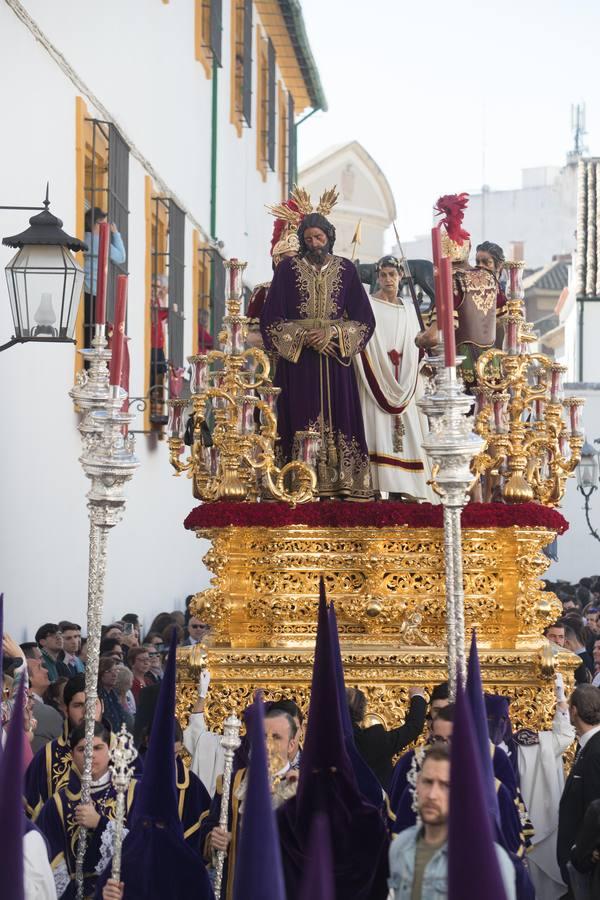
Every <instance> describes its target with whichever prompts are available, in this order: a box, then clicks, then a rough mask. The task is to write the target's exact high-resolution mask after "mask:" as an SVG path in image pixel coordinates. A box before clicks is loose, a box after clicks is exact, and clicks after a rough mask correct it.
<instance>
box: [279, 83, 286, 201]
mask: <svg viewBox="0 0 600 900" xmlns="http://www.w3.org/2000/svg"><path fill="white" fill-rule="evenodd" d="M277 93H278V106H279V127H278V135H277V155H278V163H277V171H278V174H279V184H280V189H281V197H282V199H283V200H286V199H287V197H288V196H289V191H288V103H287V97H286V93H285V91H284V89H283V87H282V85H281V82H279V84H278V86H277Z"/></svg>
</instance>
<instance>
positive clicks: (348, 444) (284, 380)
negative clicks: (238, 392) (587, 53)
mask: <svg viewBox="0 0 600 900" xmlns="http://www.w3.org/2000/svg"><path fill="white" fill-rule="evenodd" d="M260 327H261V331H262V335H263V341H264V344H265V348H266V349H267V350H270V351H274V352H276V353H277V354H278V356H279V362H278V364H277V371H276V375H275V379H274V384H275V385H276V386H277V387H280V388H281V394H280V396H279V399H278V404H277V430H278V434H279V438H280V450H281V457H282V462H289V461H290V460H292V459H297V458H298V456H299V441H298V437H297V433H298V432H300V431H307V430H308V429H309V428H310V429H313V430H315V431H317V432H318V433H319V435H320V438H321V443H320V448H319V454H318V460H317V479H318V488H317V489H318V493H319V495H320V496H321V497H340V498H342V497H347V498H350V499H354V500H369V499H371V498H372V490H371V477H370V468H369V454H368V448H367V444H366V441H365V433H364V426H363V420H362V413H361V408H360V400H359V396H358V388H357V385H356V377H355V375H354V368H353V366H352V357H353V356H355V355H356V354H357V353H360V352H361V350H363V349H364V348H365V346H366V345H367V343H368V341H369V338H370V337H371V334H372V333H373V329H374V327H375V319H374V316H373V312H372V310H371V304H370V303H369V298H368V297H367V295H366V293H365V291H364V288H363V286H362V284H361V283H360V279H359V277H358V273H357V271H356V268H355V267H354V265H353V263H351V262H350V260H348V259H344V258H343V257H341V256H332V257H330V259H329V261H328V263H327V264H326V265H325V266H324V267H323V268H322V269H321V270H320V271H319V270H317V269H316V268H315V267H314V266H312V265H311V264H310V263H309V262H308V261H307V260H306V259H300V258H298V257H294V258H287V259H283V260H282V261H281V262H280V264H279V265H278V266H277V269H276V270H275V274H274V277H273V281H272V282H271V287H270V288H269V293H268V295H267V299H266V302H265V306H264V309H263V311H262V314H261V319H260ZM315 328H327V329H328V331H329V333H330V335H331V337H332V338H333V340H334V342H335V348H336V355H335V358H333V357H330V356H327V355H326V354H324V353H318V352H317V351H316V350H314V349H313V348H312V347H304V343H303V340H304V335H305V333H306V332H307V331H310V330H311V329H315Z"/></svg>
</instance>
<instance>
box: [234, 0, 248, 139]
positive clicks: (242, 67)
mask: <svg viewBox="0 0 600 900" xmlns="http://www.w3.org/2000/svg"><path fill="white" fill-rule="evenodd" d="M231 122H232V124H233V125H235V128H236V131H237V133H238V137H241V134H242V127H243V126H244V125H246V126H247V127H248V128H250V126H251V125H252V0H231Z"/></svg>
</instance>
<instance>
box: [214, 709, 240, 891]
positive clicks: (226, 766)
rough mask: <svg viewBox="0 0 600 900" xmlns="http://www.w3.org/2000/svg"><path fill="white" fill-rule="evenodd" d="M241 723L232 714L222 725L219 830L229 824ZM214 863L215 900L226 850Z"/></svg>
mask: <svg viewBox="0 0 600 900" xmlns="http://www.w3.org/2000/svg"><path fill="white" fill-rule="evenodd" d="M241 726H242V723H241V722H240V720H239V719H238V717H237V716H236V715H235V713H232V714H231V715H230V716H228V717H227V718H226V719H225V724H224V725H223V737H222V738H221V746H222V747H223V750H224V751H225V752H224V763H223V793H222V795H221V812H220V814H219V828H221V829H223V830H224V831H227V826H228V824H229V798H230V796H231V774H232V772H233V757H234V754H235V751H236V750H237V748H238V747H239V746H240V728H241ZM215 856H216V861H215V883H214V886H213V888H214V892H215V897H216V898H217V900H220V897H221V886H222V884H223V867H224V865H225V857H226V856H227V851H226V850H217V852H216V854H215Z"/></svg>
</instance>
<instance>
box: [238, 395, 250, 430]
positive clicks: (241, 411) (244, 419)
mask: <svg viewBox="0 0 600 900" xmlns="http://www.w3.org/2000/svg"><path fill="white" fill-rule="evenodd" d="M238 428H239V430H240V432H241V434H253V433H254V403H253V401H252V399H251V398H250V397H244V398H243V400H241V401H238Z"/></svg>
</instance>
